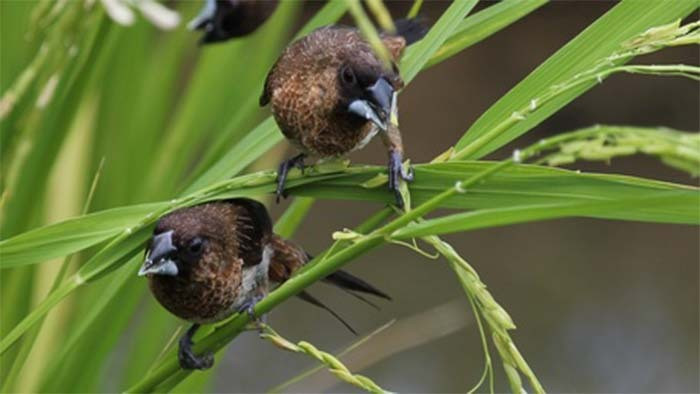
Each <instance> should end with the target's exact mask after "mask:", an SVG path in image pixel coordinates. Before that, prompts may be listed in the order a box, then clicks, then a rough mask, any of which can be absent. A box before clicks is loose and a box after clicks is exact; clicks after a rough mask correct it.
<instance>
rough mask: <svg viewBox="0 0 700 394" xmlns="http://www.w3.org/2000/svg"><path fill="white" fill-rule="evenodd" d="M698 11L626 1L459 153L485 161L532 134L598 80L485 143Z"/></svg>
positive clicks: (482, 125)
mask: <svg viewBox="0 0 700 394" xmlns="http://www.w3.org/2000/svg"><path fill="white" fill-rule="evenodd" d="M697 7H698V5H697V2H693V1H674V2H666V1H651V2H647V1H634V0H626V1H622V2H621V3H620V4H618V5H616V6H615V7H614V8H613V9H611V10H610V11H608V12H607V13H606V14H605V15H603V16H602V17H600V18H599V19H598V20H597V21H596V22H594V23H593V24H592V25H590V26H589V27H588V28H586V30H584V31H583V32H582V33H581V34H579V35H578V36H577V37H576V38H574V39H573V40H571V41H570V42H569V43H568V44H566V45H565V46H564V47H563V48H561V49H560V50H558V51H557V52H556V53H555V54H554V55H552V56H551V57H550V58H549V59H547V61H545V62H544V63H542V64H541V65H540V66H539V67H537V69H535V71H533V72H532V73H531V74H530V75H528V76H527V77H526V78H525V79H524V80H523V81H521V82H520V83H519V84H518V85H516V86H515V87H514V88H513V89H512V90H511V91H510V92H508V93H507V94H506V95H505V96H503V97H502V98H501V99H499V100H498V101H497V102H496V104H494V105H493V106H492V107H491V108H489V110H488V111H486V112H485V113H484V114H483V115H482V116H481V117H480V118H479V119H478V120H477V121H476V122H475V123H474V124H473V125H472V126H471V127H470V128H469V130H468V131H467V132H466V134H465V135H464V136H463V137H462V138H461V139H460V140H459V142H458V143H457V145H456V150H457V151H460V150H462V149H465V148H466V150H465V152H464V155H463V156H460V158H463V159H474V158H480V157H483V156H485V155H487V154H488V153H490V152H493V151H494V150H496V149H498V148H499V147H501V146H503V145H505V144H507V143H508V142H510V141H512V140H513V139H515V138H516V137H518V136H520V135H521V134H523V133H525V132H527V131H528V130H531V129H532V128H533V127H535V126H537V125H538V124H539V123H540V122H542V121H543V120H545V119H546V118H548V117H549V116H551V115H552V114H553V113H555V112H556V111H558V110H559V109H560V108H561V107H563V106H564V105H566V104H568V103H569V102H571V101H572V100H574V99H575V98H576V97H578V96H580V95H581V94H583V93H584V92H586V91H587V90H588V89H590V88H592V87H593V86H595V85H596V81H595V80H593V81H591V82H589V83H585V84H581V85H579V86H577V87H575V88H573V89H570V90H567V91H566V92H565V93H563V94H561V95H559V96H557V97H556V98H554V99H553V100H551V101H549V102H548V103H547V104H544V105H542V106H541V107H540V108H538V109H537V110H536V111H534V112H533V113H531V114H529V115H528V116H527V117H526V118H525V119H522V120H520V121H519V122H516V123H515V124H513V125H512V126H511V127H509V128H507V129H506V130H504V131H502V132H500V133H499V134H498V135H496V136H493V137H490V136H489V138H483V136H484V135H485V134H486V133H489V132H490V131H491V130H492V129H494V128H495V127H496V126H497V125H498V124H499V123H501V122H502V121H503V120H505V119H508V118H509V117H510V116H511V115H512V114H513V113H514V112H516V111H519V110H521V109H522V108H527V107H528V105H530V103H531V100H533V99H536V98H537V97H540V96H541V95H542V94H544V93H545V92H546V91H547V90H548V89H550V88H551V87H552V86H555V85H557V84H560V83H563V82H565V81H567V80H569V79H570V78H572V77H573V76H574V75H576V74H578V73H580V72H582V71H586V70H589V69H591V68H593V67H594V65H596V64H598V63H599V62H601V61H602V60H604V59H605V58H606V57H608V56H610V55H611V54H613V53H614V52H615V51H617V50H619V49H620V48H621V45H622V43H623V42H625V41H627V40H629V39H630V38H632V37H634V36H636V35H638V34H640V33H642V32H644V31H646V30H647V29H649V28H651V27H654V26H658V25H662V24H664V23H669V22H671V21H673V20H676V19H679V18H683V17H685V16H686V15H688V14H690V13H691V12H692V11H693V10H694V9H696V8H697ZM624 60H629V59H624ZM621 62H622V61H620V60H618V61H613V62H610V64H607V65H605V66H604V67H603V68H601V71H603V70H605V69H607V68H610V67H614V66H616V65H619V64H620V63H621Z"/></svg>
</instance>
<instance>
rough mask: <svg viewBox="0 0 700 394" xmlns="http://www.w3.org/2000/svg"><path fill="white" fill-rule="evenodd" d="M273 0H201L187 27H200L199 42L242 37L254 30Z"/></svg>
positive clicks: (271, 9)
mask: <svg viewBox="0 0 700 394" xmlns="http://www.w3.org/2000/svg"><path fill="white" fill-rule="evenodd" d="M278 4H279V1H277V0H205V3H204V7H203V8H202V10H201V11H200V12H199V15H197V16H196V17H195V18H194V19H192V21H190V23H189V24H188V27H189V28H190V29H191V30H204V36H202V39H201V40H200V43H201V44H209V43H215V42H221V41H226V40H228V39H231V38H234V37H242V36H245V35H248V34H250V33H252V32H254V31H255V30H257V29H258V28H259V27H260V26H261V25H262V24H263V23H265V21H266V20H267V19H268V18H269V17H270V15H272V13H273V12H274V11H275V9H276V8H277V5H278Z"/></svg>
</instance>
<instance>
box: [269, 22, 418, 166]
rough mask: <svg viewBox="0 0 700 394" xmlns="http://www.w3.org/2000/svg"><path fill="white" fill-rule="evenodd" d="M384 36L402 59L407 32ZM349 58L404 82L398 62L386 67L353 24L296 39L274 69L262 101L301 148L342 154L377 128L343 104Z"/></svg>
mask: <svg viewBox="0 0 700 394" xmlns="http://www.w3.org/2000/svg"><path fill="white" fill-rule="evenodd" d="M383 42H384V44H385V45H386V46H387V48H389V50H390V52H391V55H392V57H393V60H394V61H395V62H396V61H398V59H399V58H400V56H401V53H402V52H403V49H404V47H405V46H406V41H405V40H404V38H403V37H400V36H390V35H385V36H383ZM348 63H350V64H352V65H354V66H355V67H357V68H358V69H362V70H364V72H366V73H368V74H374V76H375V77H380V76H381V77H385V78H386V79H387V80H388V81H389V82H390V83H391V84H392V86H393V88H394V89H395V90H399V89H401V88H402V87H403V81H402V80H401V77H400V76H399V73H398V70H397V68H396V67H395V66H394V67H393V68H391V69H389V70H387V69H385V68H384V66H383V64H382V62H381V61H380V60H379V59H378V58H377V57H376V55H375V54H374V52H373V50H372V48H371V47H370V46H369V44H368V43H367V42H366V41H365V40H364V39H363V38H362V36H361V35H360V33H359V32H358V30H357V29H354V28H349V27H336V26H331V27H324V28H320V29H318V30H316V31H314V32H312V33H311V34H309V35H307V36H306V37H303V38H301V39H299V40H297V41H295V42H294V43H292V44H291V45H289V46H288V47H287V48H286V49H285V51H284V52H283V53H282V55H281V56H280V58H279V59H278V60H277V63H276V64H275V65H274V66H273V68H272V70H270V73H269V74H268V76H267V80H266V82H265V87H264V90H263V94H262V96H261V98H260V104H261V105H266V104H267V103H270V104H271V108H272V114H273V116H274V117H275V120H276V121H277V124H278V125H279V126H280V129H281V131H282V133H283V134H284V135H285V137H287V138H288V139H289V140H290V141H291V142H292V143H294V144H295V145H296V146H297V147H298V148H299V149H300V150H302V151H303V152H306V153H310V154H313V155H317V156H321V157H328V156H339V155H343V154H346V153H348V152H350V151H352V150H353V149H356V148H359V147H361V145H362V144H361V143H362V142H365V143H366V141H365V139H366V138H367V137H368V136H369V135H370V134H371V133H373V132H376V126H375V125H373V124H372V123H371V122H369V121H367V120H365V119H361V118H357V117H354V116H352V115H351V114H348V113H346V112H345V111H344V108H341V107H340V105H341V103H343V100H342V97H341V91H340V87H339V86H340V81H339V69H340V68H341V67H342V66H343V65H345V64H348ZM343 104H346V103H343Z"/></svg>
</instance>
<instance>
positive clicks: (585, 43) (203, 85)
mask: <svg viewBox="0 0 700 394" xmlns="http://www.w3.org/2000/svg"><path fill="white" fill-rule="evenodd" d="M362 4H365V5H366V7H363V6H362ZM362 4H361V3H360V2H359V0H330V1H328V2H324V3H313V4H312V6H313V7H316V8H318V10H317V11H316V12H315V14H314V15H313V16H312V17H311V18H302V15H303V13H302V11H303V8H304V7H305V4H304V3H303V2H299V1H282V2H281V3H280V5H279V7H278V8H277V10H276V11H275V12H274V14H273V15H272V16H271V18H270V20H268V21H267V22H266V23H265V24H264V25H263V26H262V27H261V28H260V29H259V30H258V31H256V32H255V33H254V34H251V35H249V36H246V37H244V38H239V39H235V40H231V41H229V42H226V43H223V44H217V46H212V47H208V46H204V47H202V46H199V45H198V44H197V40H198V38H199V37H198V34H195V33H194V32H192V31H189V30H187V29H186V28H185V24H186V23H185V22H186V21H187V20H190V19H191V18H192V17H194V16H195V15H196V14H197V12H198V11H199V8H200V7H201V5H202V4H201V3H200V2H194V1H183V2H165V3H158V2H155V1H152V0H134V1H126V0H101V1H94V0H75V1H57V2H52V1H48V0H39V1H35V2H9V1H8V2H2V3H0V9H1V10H2V16H1V18H2V25H3V26H2V49H1V51H2V61H1V64H2V73H1V74H0V90H1V92H2V98H1V99H0V125H2V130H1V134H0V141H1V142H2V144H1V147H0V152H1V156H2V157H1V158H0V160H1V162H2V178H1V179H2V181H1V182H2V194H1V195H2V197H1V199H0V209H2V217H1V218H0V220H1V228H0V238H1V240H0V268H1V271H0V274H1V275H2V277H1V278H0V285H1V289H0V290H1V295H2V299H1V300H0V302H1V305H2V309H1V310H0V332H2V335H1V337H2V339H1V340H0V362H1V365H0V367H1V368H0V381H1V382H2V390H3V391H4V392H19V391H22V392H39V391H41V392H97V391H110V390H111V391H114V390H119V391H125V392H154V391H158V392H160V391H183V392H197V391H204V390H210V387H211V386H210V384H211V382H212V380H213V378H214V374H216V373H225V372H224V371H221V370H218V369H214V370H213V373H212V372H194V373H193V372H191V371H185V370H182V369H180V367H179V364H178V361H177V357H176V343H175V342H176V341H175V338H176V337H177V335H178V334H179V332H180V330H181V328H182V327H180V326H181V324H180V323H178V322H177V321H175V320H174V319H173V318H172V317H170V316H167V314H166V313H164V312H163V311H162V310H161V309H159V307H158V306H157V305H156V304H155V303H154V302H153V300H152V299H151V296H150V295H149V294H147V291H146V286H145V285H144V283H143V281H141V280H139V279H138V278H137V276H136V273H137V271H138V268H139V266H140V264H141V262H142V260H143V252H144V249H145V243H146V242H147V240H148V239H149V238H150V236H151V234H152V231H153V226H154V223H155V222H156V221H157V219H158V218H159V217H161V216H162V215H164V214H166V213H168V212H172V211H173V210H176V209H179V208H183V207H187V206H192V205H195V204H198V203H202V202H206V201H212V200H218V199H224V198H233V197H250V198H255V199H258V200H261V201H264V202H266V203H269V204H273V199H272V198H271V197H272V196H273V194H272V193H273V192H274V191H275V179H276V171H275V166H276V164H277V163H278V161H279V160H281V159H282V156H281V154H280V150H279V149H277V147H278V146H279V143H280V142H281V141H282V140H283V136H282V134H281V133H280V131H279V130H278V128H277V126H276V124H275V121H274V120H273V119H272V118H271V117H270V116H269V113H268V112H267V110H264V109H260V108H259V106H258V97H259V95H260V92H261V90H262V86H263V83H264V79H265V76H266V74H267V72H268V70H269V69H270V67H271V65H272V64H273V62H274V61H275V59H276V58H277V56H278V55H279V53H280V52H281V50H282V49H283V48H284V47H285V46H286V45H287V44H288V43H289V42H290V41H291V40H293V39H294V38H295V37H301V36H303V35H305V34H308V33H309V32H310V31H312V30H313V29H315V28H318V27H320V26H325V25H329V24H333V23H336V22H337V21H338V20H339V19H340V18H341V17H343V16H344V15H345V14H346V13H347V14H348V15H349V17H347V16H346V18H347V20H348V21H351V22H354V23H356V25H357V26H358V27H359V28H360V29H361V31H362V33H363V34H365V37H366V38H367V40H368V41H369V42H370V43H373V44H374V45H375V49H376V51H377V52H378V53H379V54H380V55H381V53H382V51H385V48H383V47H382V46H381V41H380V40H378V37H377V34H378V33H377V32H378V31H381V30H390V29H391V28H392V25H393V19H392V15H390V13H389V12H388V10H387V8H386V6H385V4H384V3H383V2H382V1H380V0H373V1H369V0H368V1H367V2H366V3H362ZM545 4H546V0H504V1H502V2H498V3H490V2H489V3H487V4H486V6H485V7H482V8H479V10H478V11H475V7H476V6H477V1H476V0H455V1H454V2H452V3H449V4H445V9H444V12H443V13H442V15H441V16H440V17H439V18H438V19H436V20H434V21H431V26H430V30H429V31H428V33H427V35H426V36H425V37H424V38H423V39H422V40H420V41H418V42H416V43H415V44H413V45H411V46H410V47H409V48H408V49H407V51H406V53H405V55H404V57H403V60H402V61H401V63H400V65H399V68H400V71H401V76H402V77H403V79H404V81H405V83H406V87H405V88H404V89H405V90H410V89H411V81H412V80H414V78H420V76H421V72H422V71H424V70H426V69H428V68H429V67H433V66H436V65H438V64H440V63H441V62H443V61H445V60H446V59H449V58H450V57H452V56H454V55H456V54H458V53H460V52H462V51H465V50H467V49H468V48H469V47H470V46H472V45H474V44H476V43H477V42H480V41H482V40H484V39H486V38H488V37H489V36H491V35H494V34H498V33H499V31H500V30H502V29H503V28H505V27H507V26H509V25H510V24H512V23H514V22H516V21H518V20H520V19H522V18H527V16H528V14H530V13H531V12H533V11H535V10H536V9H538V8H539V7H541V6H544V5H545ZM421 7H422V0H416V1H415V2H414V3H413V4H412V7H411V9H410V11H409V16H415V15H420V11H421ZM697 8H698V5H697V2H695V1H692V0H691V1H674V2H664V1H656V2H640V1H634V0H623V1H621V2H619V3H618V4H616V5H615V6H614V7H612V8H611V9H610V10H609V11H608V12H606V13H605V14H604V15H602V16H601V17H600V18H598V19H597V20H596V21H595V22H593V23H592V24H591V25H590V26H588V27H587V28H586V29H585V30H583V31H582V32H581V33H580V34H578V36H576V37H575V38H574V39H572V40H571V41H570V42H568V43H567V44H566V45H564V46H562V47H561V48H560V49H559V50H558V51H557V52H556V53H554V54H553V55H551V56H550V57H549V58H548V59H547V60H546V61H545V62H543V63H542V64H541V65H539V66H538V67H537V68H535V69H534V70H533V71H532V72H531V73H530V74H529V75H528V76H527V77H525V78H524V79H523V80H522V81H520V82H519V83H518V84H517V85H515V86H514V87H513V88H512V89H511V90H510V91H509V92H507V93H506V94H505V95H503V96H502V97H501V98H500V99H498V100H497V101H496V102H495V103H494V104H493V105H492V106H491V107H490V108H489V109H488V110H486V111H485V112H484V113H483V114H482V115H481V116H480V117H479V119H478V120H476V121H475V122H474V123H473V124H472V125H471V126H470V127H469V128H468V130H466V131H465V132H464V133H463V136H462V137H461V138H460V139H459V140H458V141H454V143H453V144H452V146H445V147H444V153H442V154H440V155H438V156H437V157H435V158H434V159H433V160H431V161H430V162H426V163H411V165H412V166H413V167H414V168H415V181H414V182H412V183H410V184H403V185H402V189H401V194H402V196H403V199H404V201H405V202H406V205H405V207H404V209H399V208H397V207H396V206H395V205H394V196H393V195H392V194H391V193H389V192H387V190H386V188H387V174H386V168H385V167H383V166H375V165H363V164H360V163H352V164H350V163H348V162H347V161H335V162H323V163H319V164H317V165H314V166H312V167H310V168H308V169H307V170H306V171H304V172H303V173H302V172H301V171H297V170H292V171H291V172H290V174H289V178H288V182H287V188H288V191H289V195H290V199H291V200H292V201H291V203H290V204H289V205H288V207H287V208H286V211H285V212H284V214H283V215H281V216H280V217H279V219H278V221H277V222H276V223H275V229H276V231H277V232H278V233H279V234H281V235H283V236H286V237H291V236H293V235H294V233H295V232H296V231H297V230H298V229H299V227H300V224H301V222H302V221H303V220H309V221H313V220H328V219H327V218H321V217H318V216H317V215H315V212H314V203H315V201H316V200H330V199H334V200H362V201H368V202H372V203H374V204H375V207H376V210H375V211H374V212H369V213H368V214H367V215H366V217H365V218H363V220H360V221H359V222H360V224H359V225H358V224H357V223H334V225H335V227H336V228H337V231H336V232H334V233H333V234H328V237H327V238H328V244H327V249H326V250H325V251H323V252H321V253H316V257H315V258H314V259H313V261H312V262H311V263H310V264H308V265H307V266H306V267H304V269H303V270H302V271H301V272H299V273H298V274H296V275H295V276H294V277H293V278H292V279H291V280H289V281H287V282H285V283H284V284H282V285H281V286H279V287H278V288H277V289H275V290H274V291H273V292H271V293H270V294H269V295H268V296H267V297H265V298H264V299H263V300H262V301H261V302H259V303H258V304H257V305H256V307H255V312H256V314H257V315H262V314H265V313H268V312H270V311H272V310H273V309H275V308H277V307H279V306H280V305H282V304H284V303H285V301H287V300H288V299H290V298H291V297H293V296H294V295H296V294H298V293H299V292H301V291H302V290H304V289H306V288H307V287H309V286H311V285H313V284H314V283H316V282H318V281H320V280H321V279H323V278H324V277H326V276H327V275H329V274H330V273H332V272H334V271H336V270H338V269H340V268H341V267H345V266H347V265H349V264H352V263H353V262H355V261H357V260H358V259H361V258H362V257H363V256H364V255H366V254H367V253H368V252H369V251H371V250H373V249H376V248H379V247H386V246H393V247H396V245H398V246H404V247H408V248H410V249H411V250H414V251H415V252H416V253H420V254H422V255H425V256H426V258H438V257H439V258H440V259H441V260H443V261H444V262H446V263H447V265H449V267H450V268H451V269H452V271H453V272H454V276H455V277H456V278H457V279H458V281H459V282H460V284H461V286H462V288H463V289H464V296H465V297H466V298H467V300H468V302H469V304H470V305H471V307H472V311H471V312H470V311H467V310H465V311H463V313H464V314H468V313H473V317H474V319H475V321H476V325H475V326H473V327H471V328H470V329H472V330H474V331H478V332H479V335H480V337H481V343H480V344H478V346H480V347H481V348H482V349H483V354H484V365H485V366H484V370H483V375H482V376H481V379H480V380H478V381H475V382H474V386H473V387H472V388H469V387H467V388H465V391H466V390H471V391H491V392H494V391H496V387H495V382H496V381H497V380H498V379H505V380H506V381H507V383H508V385H509V388H510V390H512V391H513V392H523V391H534V392H544V391H545V389H546V388H547V382H546V381H541V380H540V379H538V377H537V373H536V372H537V371H536V370H533V368H532V366H531V365H529V364H528V362H527V361H526V360H527V358H528V354H525V353H524V352H521V351H520V350H519V349H518V346H517V345H516V342H515V341H514V339H513V338H512V337H511V333H512V332H513V330H514V329H515V327H516V325H515V322H514V319H512V318H511V316H510V314H509V313H508V312H507V311H506V309H505V308H504V307H503V306H502V305H501V304H499V302H498V301H497V300H498V294H492V293H491V292H490V291H489V289H488V288H487V286H486V284H485V283H484V282H483V281H482V279H481V278H480V277H479V275H478V273H477V271H476V270H475V269H474V267H473V266H472V265H470V263H469V262H468V261H467V259H466V258H465V257H464V256H463V255H462V253H465V251H462V250H459V247H455V246H454V245H451V244H450V243H448V242H447V241H445V240H444V239H443V238H441V236H442V235H445V234H450V233H457V232H460V233H461V232H467V231H471V230H477V229H485V228H492V227H497V226H507V225H512V224H517V223H528V222H535V221H542V220H549V219H556V218H567V217H584V218H595V219H600V220H621V221H636V222H648V223H667V224H677V225H692V226H697V225H698V223H700V209H699V208H698V207H699V206H700V194H699V193H698V188H697V187H696V186H694V185H688V184H678V183H671V182H663V181H658V180H654V179H647V178H643V177H633V176H623V175H617V174H602V173H601V174H599V173H579V172H577V171H573V170H567V169H562V168H555V167H557V166H562V165H568V164H571V163H575V162H579V161H610V160H611V159H614V158H616V157H620V156H627V155H634V154H642V155H649V156H652V157H654V158H657V159H658V160H659V161H661V162H662V163H664V164H665V165H668V166H670V167H671V168H673V169H675V170H677V171H680V172H683V173H688V174H691V175H693V176H697V175H698V174H700V138H698V134H697V133H693V131H696V130H692V131H679V130H672V129H668V128H663V127H655V128H651V127H640V126H637V125H595V124H596V123H597V120H596V119H595V118H592V119H590V124H591V125H592V126H591V127H589V128H585V129H580V130H574V131H567V130H562V133H560V134H558V135H556V136H554V137H551V138H546V139H543V140H540V141H538V142H536V143H535V144H532V145H529V146H527V145H523V146H521V148H520V149H518V150H515V151H513V152H512V155H508V156H507V157H501V158H500V159H499V160H485V159H484V157H485V156H486V155H489V154H492V153H493V152H494V151H496V150H497V149H498V148H501V147H503V146H504V145H506V144H508V143H511V142H512V141H516V142H517V141H518V140H517V138H518V137H520V136H522V135H523V134H525V133H528V132H530V131H532V130H533V129H535V128H536V127H537V125H538V124H540V123H541V122H542V121H544V120H545V119H547V118H549V117H551V116H552V115H553V114H555V113H557V112H558V111H559V110H560V109H562V108H563V107H564V106H566V105H567V104H569V103H570V102H572V101H573V100H575V99H576V98H577V97H579V96H581V95H582V94H584V93H585V92H587V91H589V90H591V89H595V88H596V87H597V86H599V85H600V84H604V83H605V82H606V79H607V78H608V77H610V76H611V75H614V74H630V73H633V74H643V75H650V76H653V77H657V78H661V77H681V78H685V79H686V80H687V83H696V82H695V81H697V80H699V79H700V68H699V67H698V66H697V65H690V64H657V65H645V64H642V63H638V62H637V59H639V58H640V57H642V56H644V55H648V54H652V53H654V52H658V51H663V50H665V49H667V48H671V47H676V46H688V45H692V46H697V45H698V44H699V43H700V21H697V20H692V19H690V20H688V19H686V18H687V17H688V16H690V15H691V14H693V12H694V11H696V10H697ZM405 16H406V15H393V18H394V19H398V18H400V17H405ZM374 21H376V23H375V22H374ZM298 25H300V26H302V27H301V28H300V29H299V30H298V31H297V30H295V26H298ZM242 60H244V61H242ZM400 114H401V111H400V107H399V119H397V120H396V121H397V122H400ZM399 124H401V123H399ZM455 127H460V125H459V124H455ZM412 149H419V148H418V147H414V148H412ZM407 164H408V163H407ZM351 227H353V228H352V229H350V228H351ZM695 246H697V245H695ZM600 258H605V256H601V257H600ZM144 303H145V306H144ZM249 323H250V316H249V315H247V314H236V315H234V316H233V317H231V318H230V319H228V320H227V321H225V322H223V323H221V324H217V325H215V326H207V327H205V328H204V329H203V330H200V331H201V332H200V333H199V335H198V336H197V341H196V347H195V350H197V351H213V352H216V354H217V358H220V357H221V354H222V353H223V351H224V350H225V349H226V348H227V346H228V345H229V344H230V343H231V342H232V341H234V340H235V339H236V337H238V336H239V335H240V334H241V333H242V332H243V331H244V330H245V329H246V327H247V326H248V324H249ZM275 330H277V331H280V332H283V331H284V328H283V326H282V325H280V324H276V325H275V329H273V328H272V327H270V326H266V327H265V328H264V330H263V332H262V334H261V337H263V338H264V339H266V340H268V341H270V342H272V343H273V344H275V345H277V346H279V347H280V348H282V349H283V350H287V351H292V352H295V353H300V354H301V355H299V356H298V357H303V356H302V355H306V356H309V357H311V358H312V359H313V360H316V361H318V362H319V363H320V365H321V366H322V367H323V368H327V369H328V370H329V371H331V373H333V374H334V376H336V377H337V378H338V379H340V380H341V381H343V382H346V383H348V384H352V385H355V386H357V387H358V388H360V389H362V390H366V391H383V390H389V391H391V390H392V387H387V386H386V385H385V384H383V383H382V382H379V381H374V380H373V379H372V377H371V376H364V374H363V373H362V371H353V370H351V369H349V368H348V367H346V366H345V365H343V363H342V357H341V358H340V359H339V358H337V357H335V356H333V355H332V354H331V353H332V351H334V350H335V349H325V350H319V346H315V345H312V344H311V343H309V342H306V341H310V342H312V341H313V339H312V338H304V339H305V340H306V341H301V342H300V341H296V340H288V339H285V338H284V337H282V336H281V335H280V334H278V332H277V331H275ZM134 332H138V335H133V333H134ZM372 335H374V334H372ZM363 340H364V339H361V340H359V343H358V344H357V346H358V347H361V346H363V345H362V343H361V342H362V341H363ZM261 342H262V341H261ZM261 346H262V345H261ZM476 346H477V345H475V347H476ZM115 357H118V358H120V359H121V360H124V361H123V362H122V363H120V364H119V365H120V366H119V367H118V368H115V367H114V358H115ZM241 357H243V356H241ZM270 363H274V361H271V362H270ZM270 363H268V364H270ZM267 367H270V365H267ZM301 369H302V368H300V370H301ZM303 377H304V375H300V377H299V379H301V380H300V381H301V382H302V384H303ZM407 379H408V377H407ZM292 380H294V379H292ZM267 383H268V386H269V387H273V386H277V387H278V388H280V389H284V387H286V386H285V385H286V383H285V382H267ZM278 385H279V386H278Z"/></svg>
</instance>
